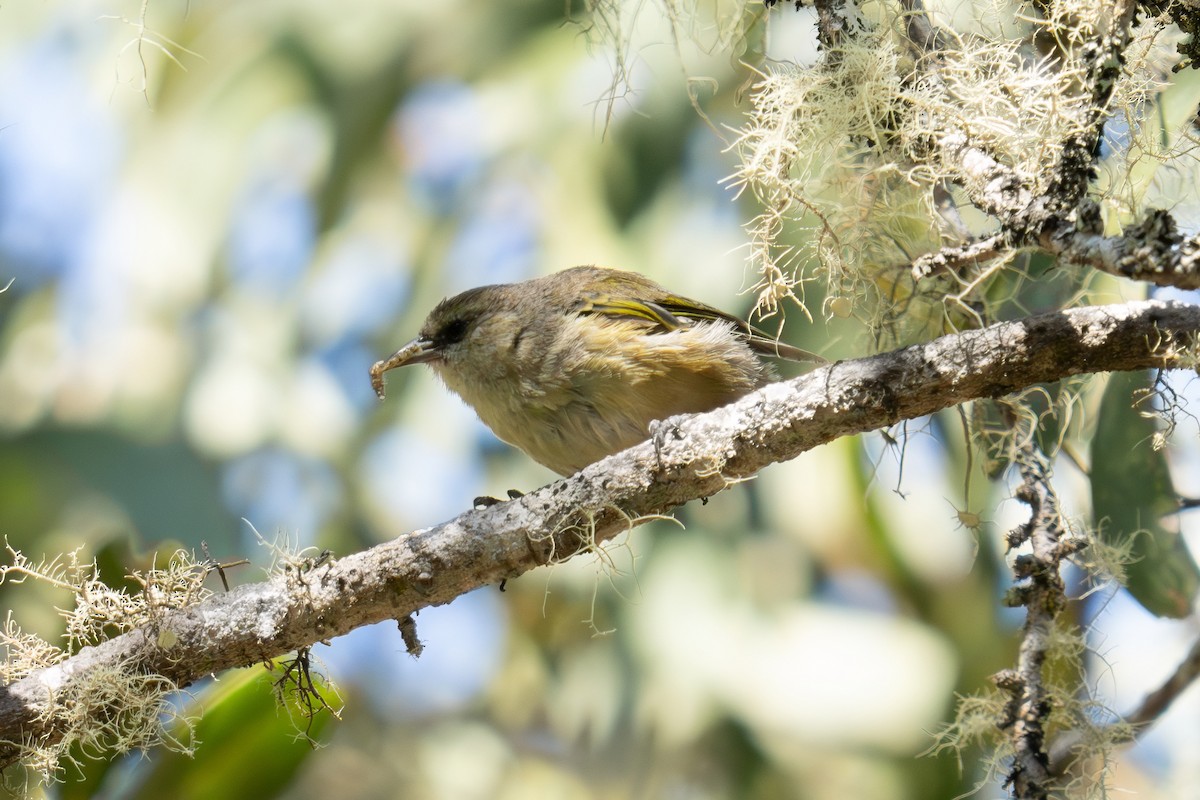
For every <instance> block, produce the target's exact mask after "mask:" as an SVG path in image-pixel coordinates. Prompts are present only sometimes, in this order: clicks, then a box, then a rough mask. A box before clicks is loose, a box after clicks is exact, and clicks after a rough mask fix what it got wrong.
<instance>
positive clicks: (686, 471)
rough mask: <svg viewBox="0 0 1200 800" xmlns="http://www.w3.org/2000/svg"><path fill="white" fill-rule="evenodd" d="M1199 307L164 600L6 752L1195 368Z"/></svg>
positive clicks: (1025, 351) (1070, 321) (1020, 330)
mask: <svg viewBox="0 0 1200 800" xmlns="http://www.w3.org/2000/svg"><path fill="white" fill-rule="evenodd" d="M1198 336H1200V306H1194V305H1189V304H1182V303H1163V302H1153V301H1151V302H1141V303H1129V304H1123V305H1111V306H1097V307H1088V308H1078V309H1072V310H1068V311H1060V312H1054V313H1049V314H1041V315H1038V316H1034V317H1030V318H1028V319H1024V320H1019V321H1014V322H1004V323H999V324H996V325H992V326H989V327H987V328H983V329H981V330H975V331H967V332H965V333H959V334H953V335H949V336H943V337H940V338H938V339H936V340H934V341H932V342H929V343H927V344H923V345H916V346H913V347H908V348H904V349H902V350H898V351H894V352H890V353H884V354H881V355H876V356H872V357H869V358H861V359H854V360H850V361H843V362H838V363H836V364H832V365H829V366H827V367H824V368H822V369H819V370H816V371H815V372H812V373H809V374H808V375H805V376H802V377H800V378H796V379H794V380H791V381H785V382H780V383H776V384H771V385H769V386H766V387H764V388H763V389H761V390H760V391H758V392H755V393H753V394H751V395H748V396H747V397H745V398H743V399H741V400H739V401H738V402H736V403H734V404H732V405H730V406H728V407H726V408H722V409H718V410H716V411H714V412H711V413H708V414H702V415H696V416H693V417H684V418H676V419H673V420H669V421H667V422H666V423H664V424H663V425H662V426H661V427H660V428H659V430H658V432H657V434H656V437H655V441H654V442H646V443H643V444H641V445H638V446H636V447H633V448H630V449H629V450H626V451H624V452H622V453H618V454H616V455H614V456H611V457H609V458H607V459H605V460H603V461H600V462H598V463H596V464H593V465H591V466H589V467H588V468H586V469H585V470H583V471H582V472H580V473H579V474H577V475H574V476H572V477H570V478H566V479H564V480H560V481H557V482H555V483H553V484H550V485H549V486H545V487H543V488H541V489H539V490H537V491H534V492H531V493H529V494H527V495H525V496H523V497H521V498H520V499H518V500H514V501H511V502H507V503H502V504H499V505H496V506H493V507H491V508H487V509H482V510H472V511H468V512H467V513H465V514H462V515H460V516H458V517H456V518H455V519H453V520H450V521H449V522H446V523H443V524H441V525H437V526H435V527H432V528H426V529H423V530H418V531H414V532H412V533H408V534H405V535H403V536H400V537H398V538H396V539H394V540H392V541H389V542H385V543H383V544H380V545H377V546H375V547H373V548H371V549H369V550H365V551H362V552H358V553H354V554H351V555H348V556H345V557H343V558H340V559H336V560H329V561H327V562H325V563H322V564H319V565H318V566H314V567H313V568H312V569H309V570H307V571H302V570H298V569H291V570H287V571H285V572H284V573H283V574H278V575H274V576H273V577H271V578H270V579H268V580H266V581H263V582H262V583H256V584H251V585H246V586H240V587H237V588H235V589H233V590H232V591H230V592H228V593H225V594H220V595H217V596H215V597H213V598H212V599H210V600H207V601H205V602H203V603H201V604H198V605H195V606H192V607H187V608H182V609H178V610H173V611H166V612H164V613H163V615H162V617H161V619H160V620H159V621H158V622H157V623H156V624H153V625H149V626H146V627H144V628H141V629H138V630H135V631H132V632H129V633H126V634H123V635H121V636H118V637H116V638H114V639H111V640H109V641H107V642H105V643H103V644H101V645H98V646H96V647H90V648H85V649H83V650H81V651H80V652H79V653H77V654H76V655H74V656H73V657H71V658H70V659H68V660H66V661H64V662H62V663H59V664H55V665H53V666H48V667H46V668H44V669H42V670H40V671H37V672H35V673H33V674H30V675H28V676H27V677H25V678H23V679H21V680H19V681H16V682H14V683H12V684H10V685H8V686H5V687H3V688H0V740H3V741H2V742H0V766H3V765H7V764H10V763H12V762H13V761H14V760H16V759H17V758H18V757H19V755H20V754H21V752H22V749H21V746H20V745H19V744H18V743H30V742H32V743H43V744H52V743H54V742H56V741H59V740H60V739H61V738H62V737H63V735H64V728H63V726H64V722H63V717H62V715H60V714H59V713H58V710H57V707H56V705H55V703H56V700H57V699H58V698H61V697H63V696H64V695H65V694H66V693H67V690H68V689H69V688H71V687H78V686H80V685H84V684H85V683H86V681H87V678H88V675H89V674H90V673H93V672H95V671H97V670H100V669H101V668H108V669H110V670H111V669H113V668H120V669H123V670H126V671H129V672H136V673H138V674H145V675H161V676H163V677H165V678H167V679H168V680H170V681H172V682H173V683H174V684H176V685H177V686H179V687H184V686H187V685H190V684H192V683H194V682H195V681H197V680H199V679H200V678H202V677H204V676H206V675H208V674H210V673H213V672H216V671H219V670H224V669H229V668H233V667H242V666H248V665H252V664H255V663H259V662H262V661H265V660H268V659H271V658H274V657H276V656H279V655H281V654H284V653H287V652H289V651H292V650H295V649H298V648H303V647H306V646H308V645H311V644H313V643H314V642H318V641H324V640H327V639H330V638H332V637H335V636H340V635H342V634H345V633H348V632H350V631H351V630H353V629H355V628H358V627H360V626H363V625H367V624H370V623H374V622H379V621H381V620H386V619H393V620H398V621H402V622H403V621H406V620H408V618H409V617H410V615H412V614H413V613H414V612H416V611H418V610H419V609H421V608H425V607H428V606H434V605H441V604H444V603H448V602H450V601H451V600H453V599H454V598H455V597H457V596H458V595H460V594H463V593H464V592H467V591H469V590H471V589H474V588H476V587H479V586H484V585H487V584H491V583H496V582H498V581H500V580H501V579H504V578H512V577H514V576H516V575H520V574H522V573H523V572H526V571H527V570H530V569H533V568H534V567H536V566H539V565H542V564H546V563H551V562H557V561H561V560H563V559H565V558H568V557H570V556H571V555H573V554H575V553H577V552H580V551H588V550H591V549H593V548H594V547H595V546H596V545H598V544H599V543H601V542H603V541H605V540H607V539H610V538H612V537H614V536H616V535H617V534H619V533H621V532H623V531H626V530H628V529H629V528H631V527H632V526H633V525H635V524H638V523H639V522H640V521H641V518H643V517H645V516H648V515H654V514H663V513H668V512H670V511H671V510H672V509H674V508H675V507H677V506H679V505H681V504H683V503H686V502H687V501H689V500H693V499H696V498H699V497H707V496H710V495H713V494H716V493H717V492H719V491H721V490H722V489H724V488H726V487H728V486H729V485H731V483H733V482H735V481H737V480H738V479H740V478H744V477H746V476H749V475H752V474H754V473H755V472H757V471H759V470H760V469H762V468H763V467H765V466H767V465H769V464H772V463H775V462H778V461H783V460H787V459H791V458H795V457H796V456H797V455H799V454H801V453H803V452H805V451H807V450H810V449H812V448H813V447H816V446H817V445H820V444H824V443H826V442H830V441H832V440H834V439H837V438H840V437H842V436H849V435H853V434H857V433H861V432H864V431H870V430H874V429H877V428H880V427H884V426H888V425H891V424H894V423H896V422H898V421H900V420H902V419H911V418H915V417H920V416H923V415H926V414H930V413H932V412H935V411H938V410H940V409H943V408H948V407H951V406H954V405H957V404H959V403H963V402H966V401H969V400H974V399H978V398H983V397H999V396H1003V395H1005V394H1008V393H1011V392H1013V391H1016V390H1019V389H1023V388H1025V387H1027V386H1029V385H1031V384H1035V383H1044V382H1049V381H1055V380H1058V379H1060V378H1064V377H1067V376H1070V375H1076V374H1081V373H1090V372H1101V371H1122V370H1133V369H1142V368H1147V367H1187V368H1194V367H1195V364H1196V341H1197V337H1198Z"/></svg>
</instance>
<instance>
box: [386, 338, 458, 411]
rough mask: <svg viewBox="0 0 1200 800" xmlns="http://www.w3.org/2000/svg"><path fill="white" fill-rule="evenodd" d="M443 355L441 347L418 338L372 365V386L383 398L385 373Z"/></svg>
mask: <svg viewBox="0 0 1200 800" xmlns="http://www.w3.org/2000/svg"><path fill="white" fill-rule="evenodd" d="M441 357H442V351H441V349H440V348H438V347H437V346H435V345H434V343H433V342H432V341H430V340H429V339H422V338H417V339H413V340H412V341H411V342H409V343H408V344H406V345H404V347H401V348H400V349H399V350H397V351H396V352H394V353H392V355H391V356H390V357H389V358H386V359H384V360H383V361H376V362H375V364H374V365H373V366H372V367H371V388H373V389H374V390H375V394H377V395H379V399H380V400H382V399H383V373H385V372H387V371H388V370H389V369H396V368H397V367H407V366H408V365H409V364H424V363H426V362H429V361H436V360H438V359H439V358H441Z"/></svg>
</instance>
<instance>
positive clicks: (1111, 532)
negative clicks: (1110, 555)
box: [1091, 372, 1200, 617]
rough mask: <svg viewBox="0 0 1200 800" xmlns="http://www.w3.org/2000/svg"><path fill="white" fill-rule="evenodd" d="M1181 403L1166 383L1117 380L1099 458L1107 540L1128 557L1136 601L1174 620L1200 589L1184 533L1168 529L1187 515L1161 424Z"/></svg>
mask: <svg viewBox="0 0 1200 800" xmlns="http://www.w3.org/2000/svg"><path fill="white" fill-rule="evenodd" d="M1164 395H1165V396H1164ZM1159 398H1161V402H1160V403H1158V404H1156V403H1155V402H1154V401H1155V400H1156V399H1159ZM1177 402H1178V398H1175V397H1172V396H1171V392H1170V390H1169V389H1168V387H1167V386H1166V384H1161V385H1158V386H1157V387H1155V386H1154V385H1152V384H1151V382H1150V381H1149V380H1148V379H1147V375H1145V374H1139V373H1132V372H1130V373H1118V374H1114V375H1112V376H1110V377H1109V379H1108V387H1107V388H1106V389H1105V391H1104V399H1103V402H1102V404H1101V406H1100V417H1099V419H1098V420H1097V422H1096V436H1095V438H1094V439H1093V440H1092V453H1091V456H1092V481H1091V484H1092V508H1093V509H1094V513H1095V516H1096V526H1097V530H1098V532H1099V536H1100V539H1101V540H1102V541H1104V542H1105V543H1107V544H1110V545H1112V546H1114V547H1116V548H1118V549H1119V551H1120V552H1122V553H1123V554H1124V555H1125V558H1126V559H1127V561H1128V563H1127V564H1126V565H1125V567H1124V569H1125V576H1124V580H1123V581H1122V582H1123V583H1124V585H1125V586H1126V587H1127V588H1128V589H1129V591H1130V592H1131V593H1132V594H1133V596H1134V597H1136V598H1137V599H1138V601H1139V602H1141V604H1142V605H1144V606H1145V607H1146V608H1148V609H1150V610H1151V611H1153V612H1154V613H1155V614H1158V615H1160V616H1166V617H1186V616H1188V614H1189V613H1190V612H1191V605H1192V603H1191V601H1192V598H1194V597H1195V596H1196V587H1197V585H1200V569H1198V568H1197V566H1196V561H1195V559H1194V558H1192V554H1191V553H1190V552H1189V551H1188V549H1187V546H1186V545H1185V544H1184V541H1183V539H1182V538H1181V537H1180V536H1179V533H1178V531H1173V530H1168V529H1167V528H1166V526H1165V525H1164V519H1167V518H1169V517H1170V516H1171V515H1173V514H1175V513H1176V512H1178V510H1179V494H1178V493H1177V492H1176V491H1175V489H1174V487H1173V486H1172V485H1171V472H1170V469H1169V468H1168V466H1167V457H1166V453H1165V452H1164V451H1163V449H1162V444H1163V443H1165V439H1159V426H1158V424H1157V423H1156V420H1157V419H1158V418H1159V417H1160V416H1166V415H1172V414H1175V413H1178V412H1179V409H1178V408H1177V407H1176V406H1175V403H1177ZM1156 405H1158V406H1159V407H1158V408H1156V407H1155V406H1156Z"/></svg>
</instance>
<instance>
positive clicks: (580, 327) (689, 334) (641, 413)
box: [370, 266, 825, 475]
mask: <svg viewBox="0 0 1200 800" xmlns="http://www.w3.org/2000/svg"><path fill="white" fill-rule="evenodd" d="M762 356H768V357H772V358H779V359H784V360H788V361H796V362H809V363H817V364H820V363H825V360H824V359H822V358H821V357H820V356H817V355H815V354H813V353H810V352H808V351H806V350H801V349H800V348H798V347H793V346H791V345H789V344H785V343H783V342H780V341H777V340H776V339H774V338H772V337H771V336H769V335H767V334H765V333H763V332H762V331H760V330H758V329H756V328H754V327H753V326H751V325H750V324H749V323H747V322H746V321H744V320H742V319H740V318H739V317H737V316H734V315H732V314H728V313H726V312H724V311H720V310H718V309H716V308H713V307H712V306H709V305H706V304H704V303H701V302H698V301H696V300H690V299H688V298H686V297H682V296H680V295H677V294H675V293H673V292H671V291H669V290H667V289H665V288H664V287H662V286H660V285H659V284H657V283H655V282H654V281H652V280H651V279H649V278H647V277H645V276H643V275H641V274H639V273H636V272H630V271H625V270H619V269H613V268H609V267H599V266H579V267H572V268H570V269H565V270H561V271H559V272H555V273H552V274H550V275H547V276H544V277H539V278H533V279H530V280H525V281H521V282H517V283H507V284H495V285H490V286H481V287H478V288H475V289H470V290H467V291H465V292H463V293H461V294H458V295H455V296H453V297H449V298H446V299H444V300H442V301H441V302H440V303H438V304H437V306H436V307H435V308H434V309H433V311H431V312H430V313H429V316H428V317H427V318H426V319H425V322H424V324H422V325H421V328H420V331H419V333H418V334H417V336H416V338H415V339H413V340H412V341H410V342H408V343H407V344H405V345H404V346H403V347H401V348H400V349H399V350H397V351H396V352H395V353H394V354H393V355H391V356H390V357H389V358H386V359H384V360H381V361H378V362H376V363H375V364H374V365H373V366H372V367H371V370H370V376H371V385H372V387H373V388H374V389H375V393H376V394H377V395H378V396H379V398H380V400H382V399H383V398H384V373H386V372H388V371H389V370H392V369H396V368H399V367H404V366H409V365H411V364H426V365H427V366H429V367H430V368H431V369H432V370H433V371H434V373H436V374H437V376H438V377H439V378H440V379H441V380H442V382H443V383H444V384H445V385H446V387H447V388H449V389H450V390H451V391H452V392H454V393H455V394H457V395H459V396H460V397H461V398H462V399H463V400H464V401H465V402H466V403H467V405H469V406H471V407H472V408H473V409H474V410H475V412H476V414H478V416H479V418H480V419H481V420H482V421H483V422H484V424H486V425H487V426H488V427H489V428H490V429H491V430H492V432H493V433H495V434H496V436H497V437H499V438H500V439H501V440H503V441H505V442H507V443H509V444H511V445H513V446H515V447H517V448H518V449H520V450H522V451H524V452H525V453H526V454H527V455H529V457H531V458H532V459H533V460H534V461H537V462H538V463H540V464H542V465H544V466H546V467H548V468H549V469H551V470H553V471H554V472H557V473H559V474H560V475H572V474H574V473H576V472H578V471H579V470H581V469H583V468H584V467H586V466H588V465H589V464H592V463H594V462H596V461H599V460H600V459H602V458H604V457H605V456H608V455H611V454H613V453H616V452H619V451H621V450H624V449H626V448H628V447H632V446H633V445H635V444H638V443H640V442H643V441H645V440H646V439H648V438H650V437H651V432H652V430H651V429H652V423H654V422H655V421H659V420H666V419H668V418H670V417H674V416H676V415H681V414H694V413H700V412H704V411H711V410H712V409H715V408H718V407H720V406H723V405H727V404H728V403H731V402H733V401H734V400H736V399H738V398H740V397H742V396H744V395H746V394H748V393H749V392H752V391H754V390H755V389H758V388H760V387H762V386H763V385H764V384H766V383H768V382H769V381H771V380H773V379H774V378H775V377H776V372H775V370H774V368H773V367H772V366H771V365H770V364H769V363H767V362H766V361H764V360H763V358H762Z"/></svg>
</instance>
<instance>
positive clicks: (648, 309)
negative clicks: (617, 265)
mask: <svg viewBox="0 0 1200 800" xmlns="http://www.w3.org/2000/svg"><path fill="white" fill-rule="evenodd" d="M579 313H580V314H600V315H603V316H607V317H612V318H614V319H624V320H628V319H639V320H645V321H646V322H648V323H650V324H651V325H652V326H653V328H654V329H655V332H660V333H667V332H669V331H676V330H679V329H680V328H684V327H687V326H689V325H692V324H693V323H695V322H727V323H729V324H730V325H732V326H733V328H734V329H735V330H737V331H739V332H740V333H742V334H743V335H744V336H745V337H746V343H747V344H749V345H750V349H751V350H754V351H755V352H756V353H761V354H762V355H766V356H771V357H773V358H782V359H785V360H787V361H799V362H806V363H816V364H824V363H826V360H825V359H823V358H821V357H820V356H818V355H816V354H815V353H810V352H808V351H807V350H802V349H800V348H799V347H793V346H792V345H790V344H786V343H784V342H781V341H779V340H778V339H776V338H774V337H772V336H770V335H769V334H767V333H764V332H763V331H761V330H759V329H758V328H755V327H754V326H753V325H751V324H750V323H748V322H746V321H745V320H743V319H741V318H739V317H735V316H734V315H733V314H729V313H726V312H724V311H721V310H720V309H718V308H713V307H712V306H710V305H706V304H704V303H701V302H698V301H696V300H689V299H688V298H686V297H678V296H676V295H669V294H668V295H664V296H662V297H659V298H656V300H654V301H650V300H638V299H635V298H632V297H618V296H615V295H612V294H603V293H598V292H597V293H590V294H585V295H584V298H583V303H582V305H581V306H580V308H579Z"/></svg>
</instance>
